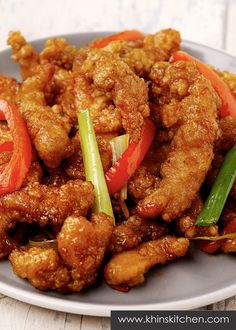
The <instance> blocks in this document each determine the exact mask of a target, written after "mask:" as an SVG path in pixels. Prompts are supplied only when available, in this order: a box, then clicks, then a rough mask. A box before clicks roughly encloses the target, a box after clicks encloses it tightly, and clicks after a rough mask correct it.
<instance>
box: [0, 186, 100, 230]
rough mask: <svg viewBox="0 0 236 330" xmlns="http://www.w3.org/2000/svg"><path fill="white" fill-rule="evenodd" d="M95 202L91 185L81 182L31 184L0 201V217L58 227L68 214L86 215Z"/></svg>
mask: <svg viewBox="0 0 236 330" xmlns="http://www.w3.org/2000/svg"><path fill="white" fill-rule="evenodd" d="M93 202H94V194H93V185H92V183H90V182H85V181H81V180H74V181H68V182H66V183H65V184H64V185H61V186H60V187H56V186H46V185H42V184H40V183H38V182H34V183H31V184H29V185H28V186H26V187H25V188H22V189H20V190H18V191H15V192H13V193H11V194H8V195H5V196H4V197H2V198H1V199H0V207H1V214H0V217H1V216H2V214H4V216H5V217H6V216H7V217H8V218H9V219H10V220H11V221H19V220H25V221H27V222H33V221H37V222H39V223H40V225H41V226H44V225H45V224H47V223H50V224H53V225H54V224H55V225H56V224H60V223H63V221H64V220H65V219H66V218H67V217H68V216H70V215H72V214H75V215H86V214H87V212H88V210H89V209H90V208H91V207H92V205H93Z"/></svg>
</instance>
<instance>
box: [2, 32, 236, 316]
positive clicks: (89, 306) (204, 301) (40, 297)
mask: <svg viewBox="0 0 236 330" xmlns="http://www.w3.org/2000/svg"><path fill="white" fill-rule="evenodd" d="M116 32H118V31H105V30H102V31H90V32H74V33H66V34H56V35H52V36H51V35H49V36H47V37H41V38H38V39H32V40H29V42H30V43H37V42H43V41H46V40H47V39H49V38H58V37H60V38H68V37H70V38H76V37H79V36H81V35H83V36H86V35H89V34H93V35H96V36H97V37H99V35H102V36H103V35H106V34H107V35H109V34H112V33H116ZM181 44H183V45H184V46H187V45H190V47H191V45H196V46H198V47H199V46H200V47H203V48H207V49H210V50H212V51H216V52H219V53H222V54H223V55H227V56H229V57H231V58H232V59H233V60H236V55H232V54H231V53H230V52H228V51H226V50H223V49H220V48H216V47H211V46H208V45H205V44H202V43H199V42H195V41H191V40H188V39H182V40H181ZM7 52H9V55H10V47H5V48H2V49H1V50H0V56H1V53H7ZM0 262H1V261H0ZM12 274H13V276H16V275H15V274H14V273H13V272H12ZM22 281H25V280H22ZM35 290H37V289H35ZM0 293H2V294H3V295H6V296H8V297H11V298H14V299H16V300H19V301H22V302H25V303H28V304H32V305H34V306H39V307H42V308H47V309H52V310H56V311H60V312H67V313H73V314H82V315H90V316H99V317H104V316H106V317H110V313H111V310H176V309H179V310H189V309H195V308H199V307H201V306H205V305H208V304H212V303H215V302H217V301H219V300H222V299H226V298H229V297H231V296H233V295H236V282H235V284H231V285H229V286H227V287H225V288H221V289H219V290H216V291H213V292H210V293H207V294H203V295H201V296H195V297H192V298H185V299H181V300H174V301H171V302H162V303H158V302H157V303H150V304H144V305H142V304H138V305H137V304H129V305H122V304H115V305H114V306H112V308H111V306H109V305H108V304H98V303H89V302H80V301H71V300H66V299H64V298H63V296H62V297H53V296H48V295H45V294H44V293H43V292H41V291H38V292H37V291H36V292H31V291H27V290H25V289H24V288H18V287H14V286H12V285H10V284H7V283H4V282H2V281H1V279H0ZM45 298H46V299H45Z"/></svg>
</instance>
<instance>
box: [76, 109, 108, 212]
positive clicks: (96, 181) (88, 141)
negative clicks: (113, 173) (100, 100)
mask: <svg viewBox="0 0 236 330" xmlns="http://www.w3.org/2000/svg"><path fill="white" fill-rule="evenodd" d="M78 121H79V136H80V143H81V148H82V154H83V161H84V167H85V175H86V180H87V181H91V182H92V183H93V185H94V193H95V203H94V206H93V211H94V212H104V213H106V214H108V215H110V216H111V217H113V218H114V214H113V209H112V205H111V199H110V196H109V193H108V189H107V184H106V181H105V177H104V172H103V167H102V162H101V158H100V154H99V150H98V145H97V140H96V135H95V133H94V129H93V123H92V119H91V115H90V112H89V110H85V111H83V112H81V113H80V114H79V117H78Z"/></svg>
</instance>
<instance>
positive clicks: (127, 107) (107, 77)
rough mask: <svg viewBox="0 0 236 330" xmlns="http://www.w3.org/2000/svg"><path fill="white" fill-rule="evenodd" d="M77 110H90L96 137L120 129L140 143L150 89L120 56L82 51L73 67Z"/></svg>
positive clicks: (146, 114) (97, 51)
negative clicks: (98, 134)
mask: <svg viewBox="0 0 236 330" xmlns="http://www.w3.org/2000/svg"><path fill="white" fill-rule="evenodd" d="M74 75H75V94H76V100H75V103H76V109H77V111H78V112H79V113H80V112H81V111H83V110H84V109H90V110H91V115H92V119H93V124H94V129H95V132H96V133H112V132H119V131H120V130H121V128H122V127H123V129H124V130H125V131H126V132H127V133H129V134H130V136H131V139H132V141H134V142H137V141H138V140H139V138H140V136H141V132H142V128H143V125H144V118H145V117H148V116H149V106H148V88H147V85H146V83H145V82H144V80H143V79H142V78H139V77H138V76H136V75H135V74H134V73H133V71H132V70H131V69H130V68H129V66H128V65H127V64H126V63H124V62H123V61H122V60H121V59H120V58H119V56H118V55H117V54H112V53H110V52H107V51H104V50H103V49H86V50H84V49H82V50H81V51H80V53H79V56H78V57H77V58H76V59H75V63H74Z"/></svg>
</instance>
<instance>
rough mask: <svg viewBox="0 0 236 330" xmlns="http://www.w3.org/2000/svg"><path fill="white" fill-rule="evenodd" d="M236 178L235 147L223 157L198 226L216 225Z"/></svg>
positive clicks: (198, 220) (197, 221)
mask: <svg viewBox="0 0 236 330" xmlns="http://www.w3.org/2000/svg"><path fill="white" fill-rule="evenodd" d="M235 178H236V145H235V146H234V147H233V148H232V149H230V151H229V152H228V153H227V155H226V156H225V159H224V161H223V164H222V166H221V168H220V171H219V174H218V176H217V178H216V180H215V182H214V184H213V186H212V188H211V192H210V195H209V196H208V198H207V200H206V202H205V204H204V206H203V209H202V211H201V212H200V214H199V216H198V217H197V220H196V225H198V226H211V225H214V224H216V223H217V221H218V220H219V217H220V215H221V212H222V210H223V208H224V205H225V202H226V200H227V197H228V195H229V192H230V190H231V188H232V186H233V184H234V181H235Z"/></svg>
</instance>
